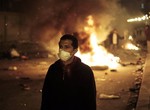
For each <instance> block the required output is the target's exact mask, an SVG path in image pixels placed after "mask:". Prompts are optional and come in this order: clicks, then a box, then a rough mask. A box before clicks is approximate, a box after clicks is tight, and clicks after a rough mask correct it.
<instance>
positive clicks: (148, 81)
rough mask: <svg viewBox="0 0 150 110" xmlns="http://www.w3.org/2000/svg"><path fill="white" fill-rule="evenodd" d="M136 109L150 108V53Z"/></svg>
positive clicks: (146, 109)
mask: <svg viewBox="0 0 150 110" xmlns="http://www.w3.org/2000/svg"><path fill="white" fill-rule="evenodd" d="M136 110H150V54H147V57H146V63H145V66H144V72H143V78H142V83H141V88H140V92H139V98H138V102H137V106H136Z"/></svg>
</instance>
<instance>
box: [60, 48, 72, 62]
mask: <svg viewBox="0 0 150 110" xmlns="http://www.w3.org/2000/svg"><path fill="white" fill-rule="evenodd" d="M58 56H59V58H60V59H61V60H62V61H67V60H69V59H70V58H71V54H70V53H69V52H66V51H64V50H62V49H59V53H58Z"/></svg>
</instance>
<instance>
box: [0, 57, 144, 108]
mask: <svg viewBox="0 0 150 110" xmlns="http://www.w3.org/2000/svg"><path fill="white" fill-rule="evenodd" d="M53 61H54V60H52V59H51V58H41V59H29V60H24V61H23V60H7V59H1V60H0V108H3V110H40V102H41V89H42V85H43V81H44V77H45V73H46V71H47V69H48V67H49V65H50V64H51V63H52V62H53ZM130 62H131V61H130ZM126 64H127V65H126V66H122V65H120V66H119V67H118V68H117V71H111V70H110V69H107V70H93V71H94V75H95V80H96V87H97V110H110V109H111V110H126V109H127V106H128V102H129V98H130V95H131V91H129V88H131V87H133V85H134V83H135V79H136V78H137V77H139V76H140V75H142V74H141V73H140V74H139V72H136V71H137V69H138V68H139V65H133V64H130V63H127V62H126ZM110 95H111V96H110ZM104 96H105V97H104Z"/></svg>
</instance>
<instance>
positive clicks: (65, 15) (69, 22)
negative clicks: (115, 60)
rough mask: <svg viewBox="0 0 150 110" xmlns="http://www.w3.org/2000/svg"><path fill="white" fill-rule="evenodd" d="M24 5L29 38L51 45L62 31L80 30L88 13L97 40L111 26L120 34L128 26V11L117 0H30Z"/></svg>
mask: <svg viewBox="0 0 150 110" xmlns="http://www.w3.org/2000/svg"><path fill="white" fill-rule="evenodd" d="M26 5H28V7H30V8H29V9H28V11H25V14H26V16H27V17H28V23H29V25H30V35H31V37H32V39H33V40H37V41H41V42H44V43H49V46H50V47H51V46H52V47H53V48H54V46H55V45H56V46H57V43H58V40H59V38H60V36H61V35H62V34H64V33H73V32H81V31H82V30H83V26H84V25H85V20H86V17H87V16H89V15H92V16H93V18H94V20H95V27H96V31H97V34H98V40H99V41H100V42H102V41H104V40H105V39H106V37H107V35H108V33H109V32H110V31H111V30H112V29H113V28H116V29H117V30H118V32H119V33H120V34H122V33H123V31H124V30H125V29H130V27H129V26H128V24H127V22H126V20H127V18H129V13H128V12H127V10H126V8H125V7H123V6H122V5H121V4H120V1H119V0H33V1H32V3H29V2H26ZM31 5H32V6H31Z"/></svg>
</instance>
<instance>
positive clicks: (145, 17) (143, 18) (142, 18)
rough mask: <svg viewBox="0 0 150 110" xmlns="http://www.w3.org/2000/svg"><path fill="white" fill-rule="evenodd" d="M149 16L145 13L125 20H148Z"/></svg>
mask: <svg viewBox="0 0 150 110" xmlns="http://www.w3.org/2000/svg"><path fill="white" fill-rule="evenodd" d="M149 18H150V16H148V15H147V14H146V15H144V16H142V17H137V18H131V19H128V20H127V22H137V21H144V20H148V19H149Z"/></svg>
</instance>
